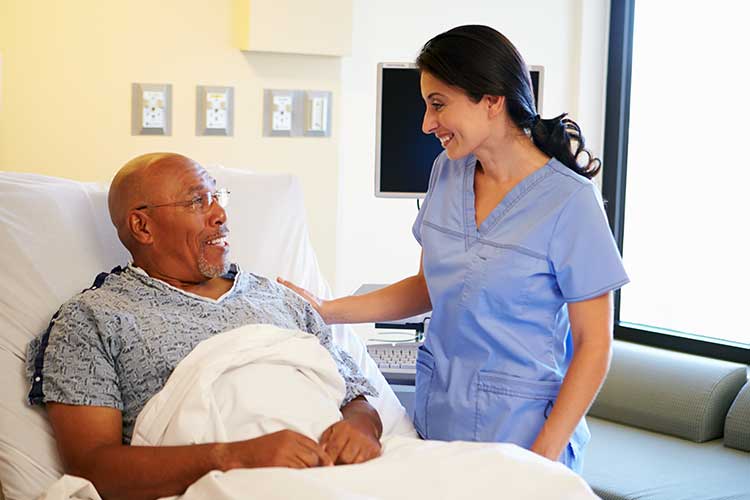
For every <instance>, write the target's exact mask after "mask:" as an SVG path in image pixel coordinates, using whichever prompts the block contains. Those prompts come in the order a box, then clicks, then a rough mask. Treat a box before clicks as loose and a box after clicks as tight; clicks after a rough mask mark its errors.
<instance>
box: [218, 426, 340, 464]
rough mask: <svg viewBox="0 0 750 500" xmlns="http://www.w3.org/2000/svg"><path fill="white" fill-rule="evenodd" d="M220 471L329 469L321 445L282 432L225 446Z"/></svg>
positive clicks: (305, 437) (293, 432)
mask: <svg viewBox="0 0 750 500" xmlns="http://www.w3.org/2000/svg"><path fill="white" fill-rule="evenodd" d="M225 452H226V453H227V454H228V455H229V456H228V457H225V459H224V460H222V461H224V462H225V463H224V465H225V467H222V469H224V470H229V469H236V468H248V467H291V468H293V469H304V468H307V467H318V466H325V465H333V462H334V461H333V459H332V458H331V457H330V456H329V454H327V453H326V452H325V451H324V447H323V446H322V445H321V444H318V443H316V442H315V441H313V440H312V439H310V438H308V437H307V436H303V435H302V434H300V433H298V432H295V431H290V430H283V431H278V432H274V433H272V434H266V435H265V436H261V437H259V438H255V439H250V440H248V441H240V442H235V443H228V444H227V449H226V450H225Z"/></svg>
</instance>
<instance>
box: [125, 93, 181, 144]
mask: <svg viewBox="0 0 750 500" xmlns="http://www.w3.org/2000/svg"><path fill="white" fill-rule="evenodd" d="M132 102H133V107H132V134H133V135H170V134H171V133H172V85H170V84H167V83H134V84H133V99H132Z"/></svg>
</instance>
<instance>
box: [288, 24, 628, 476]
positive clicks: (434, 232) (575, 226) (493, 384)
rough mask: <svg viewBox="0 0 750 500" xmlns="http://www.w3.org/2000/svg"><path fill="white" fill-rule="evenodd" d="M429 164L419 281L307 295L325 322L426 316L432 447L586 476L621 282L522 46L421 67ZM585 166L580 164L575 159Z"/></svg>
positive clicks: (458, 47) (424, 416) (426, 429)
mask: <svg viewBox="0 0 750 500" xmlns="http://www.w3.org/2000/svg"><path fill="white" fill-rule="evenodd" d="M417 66H418V67H419V69H420V71H421V91H422V97H423V98H424V100H425V103H426V106H427V109H426V112H425V116H424V122H423V131H424V132H425V133H427V134H435V136H437V138H438V139H439V140H440V142H441V144H442V145H443V148H444V149H445V151H443V153H441V154H440V155H439V156H438V157H437V159H436V160H435V163H434V166H433V169H432V175H431V178H430V183H429V189H428V192H427V195H426V197H425V200H424V204H423V205H422V208H421V210H420V212H419V215H418V216H417V219H416V222H415V223H414V228H413V232H414V236H415V237H416V239H417V241H418V242H419V243H420V244H421V245H422V259H421V262H420V268H419V272H418V273H417V274H416V275H414V276H411V277H409V278H406V279H404V280H402V281H400V282H398V283H395V284H393V285H391V286H389V287H386V288H383V289H380V290H378V291H375V292H372V293H370V294H367V295H362V296H351V297H343V298H340V299H336V300H328V301H323V300H320V299H318V298H317V297H314V296H312V295H311V294H310V293H309V292H307V291H306V290H303V289H300V288H299V287H297V286H295V285H293V284H291V283H288V282H286V281H284V280H279V281H280V282H281V283H283V284H285V285H287V286H289V287H290V288H292V289H293V290H294V291H296V292H297V293H299V294H301V295H302V296H303V297H305V298H306V299H307V300H309V301H310V302H311V303H312V304H313V306H314V307H316V309H317V310H318V311H319V312H320V314H321V316H322V317H323V319H324V320H325V321H326V322H327V323H329V324H330V323H359V322H370V321H387V320H394V319H399V318H403V317H408V316H412V315H415V314H419V313H423V312H427V311H429V310H432V314H431V321H430V328H429V332H428V335H427V338H426V341H425V343H424V345H423V346H422V347H421V348H420V352H419V356H418V359H417V377H416V402H415V416H414V424H415V427H416V428H417V431H418V432H419V434H420V435H421V436H422V437H424V438H428V439H440V440H467V441H495V442H511V443H516V444H518V445H520V446H523V447H525V448H528V449H530V450H532V451H534V452H536V453H538V454H540V455H542V456H545V457H547V458H549V459H551V460H559V461H561V462H562V463H564V464H565V465H567V466H568V467H570V468H571V469H573V470H575V471H578V472H580V471H581V467H582V461H583V451H584V448H585V446H586V443H587V442H588V440H589V437H590V434H589V431H588V427H587V426H586V422H585V419H584V415H585V414H586V411H587V410H588V408H589V406H590V405H591V402H592V401H593V399H594V396H595V395H596V392H597V391H598V390H599V387H600V386H601V384H602V381H603V380H604V377H605V375H606V373H607V369H608V366H609V360H610V353H611V339H612V291H613V290H615V289H617V288H619V287H621V286H622V285H624V284H625V283H627V282H628V277H627V275H626V273H625V270H624V268H623V266H622V261H621V258H620V255H619V252H618V250H617V246H616V245H615V242H614V240H613V238H612V234H611V232H610V230H609V226H608V224H607V219H606V216H605V213H604V210H603V208H602V200H601V197H600V195H599V191H598V189H597V188H596V186H595V185H594V184H593V183H592V182H591V181H590V180H589V179H590V178H592V177H593V176H594V175H596V174H597V173H598V171H599V168H600V164H599V160H597V159H594V158H593V157H592V155H591V154H589V152H588V151H587V150H585V149H584V138H583V135H582V134H581V132H580V129H579V127H578V125H577V124H576V123H575V122H573V121H572V120H570V119H569V118H567V117H566V116H565V115H561V116H558V117H555V118H552V119H542V118H541V117H540V116H539V115H538V114H537V112H536V109H535V106H534V100H533V96H532V90H531V82H530V78H529V73H528V70H527V67H526V63H525V62H524V60H523V58H522V57H521V55H520V54H519V53H518V51H517V50H516V48H515V47H514V46H513V45H512V44H511V43H510V41H508V39H507V38H505V37H504V36H503V35H502V34H500V33H498V32H497V31H495V30H494V29H492V28H489V27H486V26H460V27H457V28H454V29H452V30H450V31H447V32H445V33H443V34H440V35H438V36H436V37H435V38H433V39H432V40H430V41H429V42H427V44H425V46H424V47H423V48H422V51H421V53H420V54H419V57H418V58H417ZM581 160H583V161H582V162H581Z"/></svg>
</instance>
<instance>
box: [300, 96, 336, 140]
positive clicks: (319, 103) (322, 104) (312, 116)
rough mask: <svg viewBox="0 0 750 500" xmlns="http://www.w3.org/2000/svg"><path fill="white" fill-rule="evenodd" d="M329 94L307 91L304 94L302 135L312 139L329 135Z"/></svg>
mask: <svg viewBox="0 0 750 500" xmlns="http://www.w3.org/2000/svg"><path fill="white" fill-rule="evenodd" d="M330 124H331V93H330V92H324V91H316V90H308V91H307V92H305V126H304V134H305V135H306V136H313V137H327V136H330V135H331V129H330Z"/></svg>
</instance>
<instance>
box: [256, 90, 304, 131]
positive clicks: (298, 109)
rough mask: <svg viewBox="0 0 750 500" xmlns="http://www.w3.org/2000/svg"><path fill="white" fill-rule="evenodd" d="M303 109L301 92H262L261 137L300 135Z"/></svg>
mask: <svg viewBox="0 0 750 500" xmlns="http://www.w3.org/2000/svg"><path fill="white" fill-rule="evenodd" d="M303 109H304V108H303V103H302V96H301V92H299V91H296V90H273V89H266V90H265V91H264V92H263V135H264V136H266V137H274V136H281V137H292V136H297V135H302V112H303Z"/></svg>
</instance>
